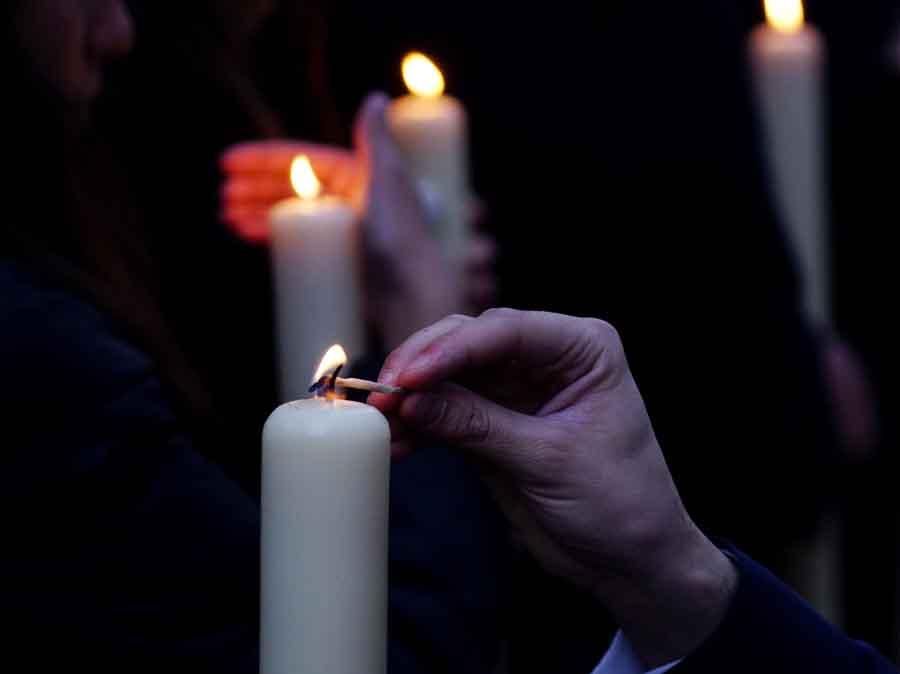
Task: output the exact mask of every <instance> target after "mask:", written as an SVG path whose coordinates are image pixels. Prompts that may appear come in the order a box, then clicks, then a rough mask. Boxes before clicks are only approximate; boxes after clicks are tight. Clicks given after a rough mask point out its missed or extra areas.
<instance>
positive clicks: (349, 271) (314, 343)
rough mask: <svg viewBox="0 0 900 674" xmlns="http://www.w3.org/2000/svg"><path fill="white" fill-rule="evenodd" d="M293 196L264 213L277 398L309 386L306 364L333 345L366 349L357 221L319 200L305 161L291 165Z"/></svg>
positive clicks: (328, 200) (340, 206)
mask: <svg viewBox="0 0 900 674" xmlns="http://www.w3.org/2000/svg"><path fill="white" fill-rule="evenodd" d="M291 182H292V183H293V185H294V189H295V190H296V192H297V195H298V197H297V198H292V199H286V200H284V201H281V202H279V203H278V204H276V205H275V207H274V208H273V209H272V211H271V213H270V225H271V238H272V245H271V250H272V278H273V283H274V286H275V287H274V291H275V307H276V322H277V333H276V334H277V341H278V359H279V372H280V385H281V400H283V401H289V400H296V399H298V398H300V397H302V396H304V395H306V393H307V390H308V388H309V380H308V378H309V363H313V362H315V360H316V359H317V358H318V357H319V355H320V354H322V353H323V352H324V351H325V350H326V349H327V348H328V347H329V345H331V344H334V343H336V342H340V343H342V344H345V345H347V348H348V349H351V352H353V353H361V352H362V351H363V348H364V345H365V326H364V319H363V309H362V293H361V289H360V273H361V271H360V253H359V231H358V226H357V216H356V213H355V211H354V210H353V208H351V206H350V204H349V203H348V202H346V201H342V200H341V199H339V198H337V197H334V196H324V197H323V196H321V195H320V193H321V185H320V183H319V181H318V179H317V177H316V175H315V172H314V171H313V169H312V165H311V164H310V162H309V159H308V158H307V157H305V156H299V157H297V158H296V159H295V160H294V163H293V165H292V167H291Z"/></svg>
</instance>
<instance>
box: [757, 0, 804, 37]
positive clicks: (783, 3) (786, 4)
mask: <svg viewBox="0 0 900 674" xmlns="http://www.w3.org/2000/svg"><path fill="white" fill-rule="evenodd" d="M765 4H766V20H767V21H768V22H769V25H770V26H772V28H774V29H775V30H777V31H778V32H779V33H797V32H799V31H800V30H802V29H803V23H804V21H805V16H804V13H803V0H765Z"/></svg>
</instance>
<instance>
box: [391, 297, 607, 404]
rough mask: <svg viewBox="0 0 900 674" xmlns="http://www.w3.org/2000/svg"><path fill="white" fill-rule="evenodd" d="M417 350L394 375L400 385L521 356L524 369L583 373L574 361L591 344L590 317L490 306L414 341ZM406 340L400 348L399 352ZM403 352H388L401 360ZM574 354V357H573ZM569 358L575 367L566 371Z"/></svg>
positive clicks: (418, 384)
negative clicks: (421, 340) (444, 330)
mask: <svg viewBox="0 0 900 674" xmlns="http://www.w3.org/2000/svg"><path fill="white" fill-rule="evenodd" d="M416 346H417V347H418V349H419V352H418V353H417V354H416V355H414V356H413V357H412V358H410V360H409V361H408V363H407V364H406V365H405V366H404V367H403V369H402V371H400V372H398V373H397V374H396V375H395V382H396V384H397V385H398V386H401V387H405V388H409V389H412V390H417V389H427V388H430V387H432V386H434V385H436V384H438V383H440V382H443V381H451V380H454V379H456V378H458V377H459V376H460V375H463V374H466V373H472V372H475V371H477V370H479V369H481V368H485V367H489V366H492V365H496V364H498V363H501V362H511V361H519V362H520V364H521V367H522V369H523V371H524V370H536V369H545V368H547V367H559V369H560V372H559V373H558V376H559V378H560V380H561V381H569V380H573V379H576V378H577V377H579V376H581V374H582V372H581V371H580V370H581V369H582V368H583V366H584V363H579V364H580V365H581V366H582V367H580V368H577V369H576V368H575V367H574V366H575V365H576V363H578V361H579V360H587V361H589V360H590V359H584V358H579V357H580V356H584V355H585V353H583V351H588V350H590V349H591V348H592V346H595V347H596V348H597V349H598V351H599V350H600V348H601V346H602V345H600V344H598V343H596V335H593V334H591V333H590V330H589V327H588V322H587V321H584V320H583V319H578V318H572V317H570V316H563V315H560V314H551V313H543V312H524V311H515V310H512V309H492V310H490V311H488V312H486V313H485V314H483V315H482V316H481V317H479V318H477V319H475V320H472V321H468V322H465V323H463V324H461V325H459V326H457V327H456V328H455V329H454V330H452V331H450V332H448V333H446V334H442V335H437V336H436V337H435V339H433V340H431V341H430V342H429V343H427V344H424V345H423V344H417V345H416ZM405 347H406V345H404V346H403V347H400V350H401V351H402V350H403V349H404V348H405ZM404 356H405V354H403V353H399V354H397V353H395V354H392V356H391V360H394V359H395V358H396V359H397V360H403V359H404ZM572 357H574V358H572ZM569 360H572V361H573V363H572V365H573V368H572V369H571V371H567V365H568V362H567V361H569Z"/></svg>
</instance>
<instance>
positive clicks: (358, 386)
mask: <svg viewBox="0 0 900 674" xmlns="http://www.w3.org/2000/svg"><path fill="white" fill-rule="evenodd" d="M334 383H335V385H336V386H339V387H341V388H349V389H354V390H356V391H369V392H370V393H387V394H389V395H402V394H404V393H406V389H404V388H400V387H398V386H388V385H387V384H379V383H377V382H374V381H368V380H366V379H344V378H342V377H338V378H337V379H336V380H335V382H334Z"/></svg>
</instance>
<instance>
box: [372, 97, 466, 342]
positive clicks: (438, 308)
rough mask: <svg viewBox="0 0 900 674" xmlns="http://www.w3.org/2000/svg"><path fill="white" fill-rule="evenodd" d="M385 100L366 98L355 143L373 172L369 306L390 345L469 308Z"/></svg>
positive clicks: (384, 339)
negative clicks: (397, 140) (396, 137)
mask: <svg viewBox="0 0 900 674" xmlns="http://www.w3.org/2000/svg"><path fill="white" fill-rule="evenodd" d="M387 106H388V100H387V98H386V97H385V96H384V95H382V94H373V95H372V96H369V98H368V99H366V101H365V103H364V104H363V107H362V110H361V112H360V115H359V118H358V121H357V125H356V146H357V148H358V152H359V155H360V157H361V160H362V162H363V165H364V166H366V167H367V174H368V176H369V180H368V186H367V187H368V189H367V193H366V200H365V215H364V227H363V239H364V242H365V254H366V277H367V284H366V286H367V292H368V295H369V297H368V300H369V311H370V314H371V319H372V321H373V324H374V325H375V326H376V327H377V328H378V331H379V333H380V334H381V336H382V339H383V341H384V343H385V345H386V347H387V348H388V349H393V348H395V347H397V346H398V345H399V344H400V343H401V342H402V341H403V340H404V339H406V338H407V337H409V336H410V335H411V334H413V333H414V332H415V331H416V330H419V329H421V328H423V327H425V326H426V325H428V324H430V323H433V322H434V321H436V320H438V319H439V318H440V317H441V316H446V315H447V314H449V313H453V312H460V311H464V310H465V309H466V307H465V303H464V295H465V287H464V283H463V280H462V273H461V272H462V269H461V268H460V267H458V266H457V265H456V264H454V263H453V262H451V261H450V260H448V259H447V258H446V257H445V256H444V255H443V253H442V251H441V249H440V246H439V244H438V242H437V241H436V240H435V239H434V238H433V237H432V236H431V234H430V232H429V229H428V225H427V222H428V220H427V215H426V213H425V208H424V204H423V203H422V200H421V198H420V195H419V193H418V191H417V190H416V187H415V184H414V181H413V180H412V178H411V176H410V175H409V172H408V168H407V165H406V162H405V160H404V159H403V157H402V156H401V154H400V150H399V148H398V147H397V145H396V143H395V142H394V138H393V136H392V134H391V131H390V128H389V127H388V122H387Z"/></svg>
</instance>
